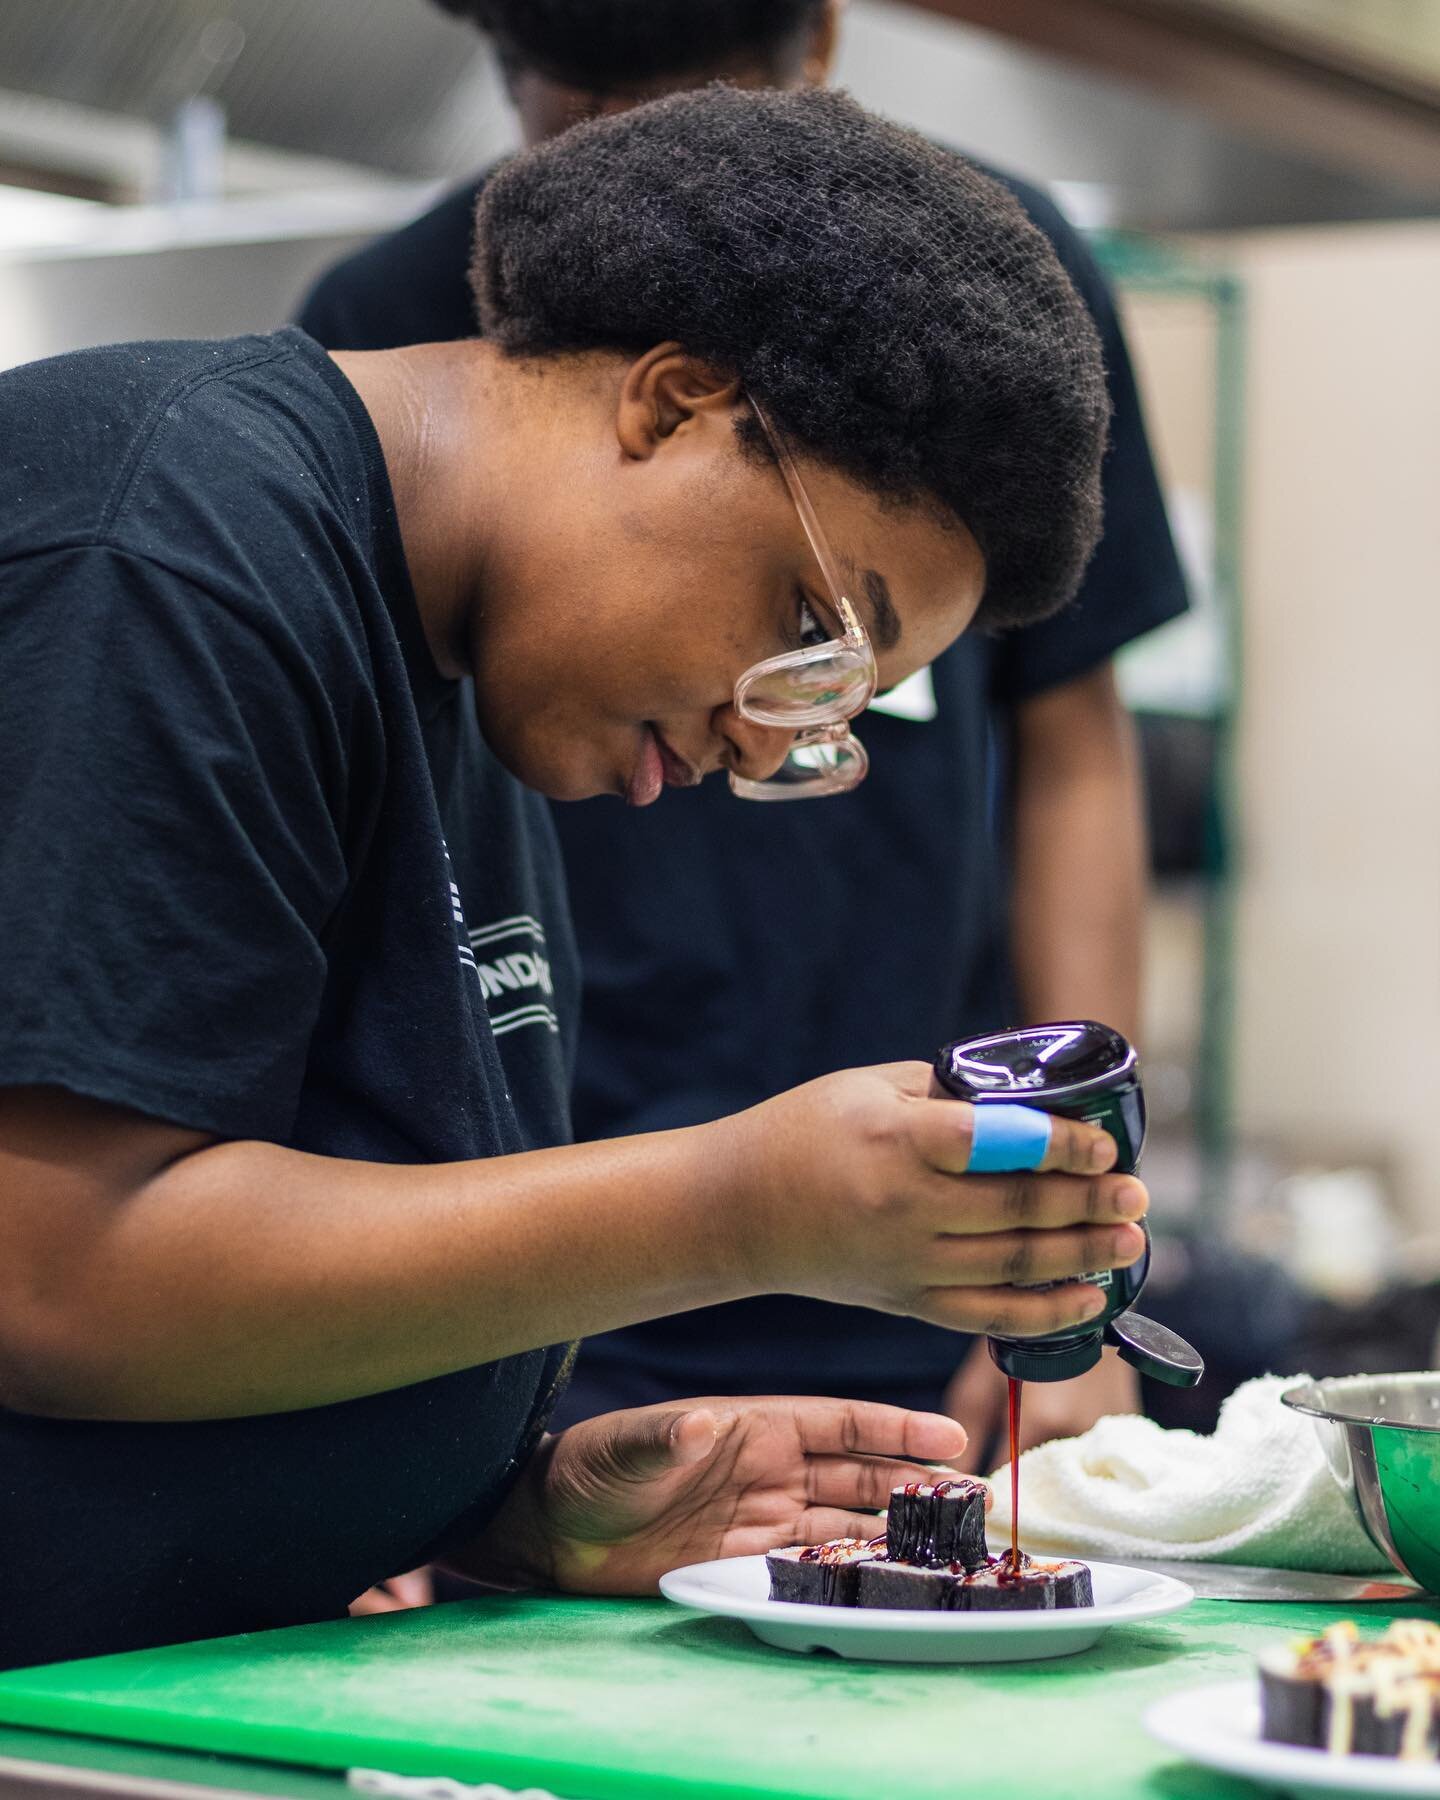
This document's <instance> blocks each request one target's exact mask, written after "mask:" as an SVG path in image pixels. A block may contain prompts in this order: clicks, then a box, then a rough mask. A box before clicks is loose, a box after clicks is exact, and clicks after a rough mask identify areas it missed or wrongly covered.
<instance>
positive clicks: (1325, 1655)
mask: <svg viewBox="0 0 1440 1800" xmlns="http://www.w3.org/2000/svg"><path fill="white" fill-rule="evenodd" d="M1260 1708H1261V1723H1260V1735H1261V1737H1262V1738H1263V1739H1265V1740H1266V1741H1267V1742H1268V1743H1274V1744H1296V1745H1300V1746H1301V1747H1303V1748H1305V1749H1311V1750H1324V1751H1328V1752H1330V1753H1331V1754H1333V1755H1336V1756H1350V1755H1355V1756H1388V1757H1399V1758H1401V1759H1402V1760H1404V1761H1407V1762H1409V1761H1414V1762H1434V1761H1436V1760H1437V1757H1440V1626H1436V1625H1434V1624H1432V1623H1431V1622H1430V1621H1429V1620H1424V1619H1397V1620H1396V1621H1395V1622H1394V1623H1393V1624H1392V1625H1391V1626H1390V1627H1389V1629H1388V1630H1387V1631H1386V1632H1385V1633H1384V1635H1383V1636H1382V1637H1379V1638H1371V1639H1361V1637H1360V1635H1359V1632H1358V1631H1357V1630H1356V1627H1355V1626H1354V1625H1353V1624H1352V1623H1351V1622H1350V1621H1348V1620H1347V1621H1345V1622H1343V1623H1341V1624H1338V1625H1333V1626H1331V1627H1330V1628H1329V1630H1328V1631H1326V1632H1325V1633H1324V1634H1323V1635H1322V1636H1321V1637H1318V1638H1310V1639H1304V1640H1301V1641H1299V1642H1297V1643H1295V1644H1291V1645H1289V1646H1287V1647H1284V1648H1280V1649H1275V1650H1270V1651H1267V1652H1265V1653H1264V1655H1262V1656H1261V1658H1260Z"/></svg>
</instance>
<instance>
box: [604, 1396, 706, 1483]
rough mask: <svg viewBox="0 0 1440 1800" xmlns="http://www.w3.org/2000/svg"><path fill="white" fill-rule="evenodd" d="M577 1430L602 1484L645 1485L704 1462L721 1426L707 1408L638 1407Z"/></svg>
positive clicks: (610, 1414) (607, 1414)
mask: <svg viewBox="0 0 1440 1800" xmlns="http://www.w3.org/2000/svg"><path fill="white" fill-rule="evenodd" d="M571 1429H572V1431H574V1432H575V1433H577V1434H581V1433H583V1434H584V1436H585V1438H586V1440H587V1441H586V1444H585V1450H586V1454H587V1456H588V1457H589V1458H590V1460H591V1462H592V1465H593V1467H594V1468H595V1470H596V1473H597V1475H598V1476H599V1477H600V1478H601V1479H602V1480H605V1479H609V1480H613V1481H616V1482H628V1483H640V1482H645V1481H653V1480H654V1479H655V1477H656V1476H658V1475H664V1474H666V1473H667V1472H668V1471H670V1470H672V1469H679V1468H685V1467H686V1466H688V1465H690V1464H693V1463H698V1462H703V1461H704V1460H705V1458H706V1457H707V1456H709V1455H710V1453H711V1452H712V1451H713V1450H714V1448H715V1442H716V1439H717V1437H718V1435H719V1430H720V1426H719V1421H718V1420H717V1419H716V1417H715V1415H714V1413H712V1412H710V1411H708V1410H707V1409H706V1408H704V1407H685V1406H637V1407H632V1408H629V1409H627V1410H626V1411H624V1412H614V1413H604V1414H602V1415H601V1416H600V1417H599V1418H597V1419H590V1420H586V1421H585V1422H584V1423H583V1424H582V1425H577V1426H572V1427H571ZM592 1439H593V1442H592V1441H590V1440H592Z"/></svg>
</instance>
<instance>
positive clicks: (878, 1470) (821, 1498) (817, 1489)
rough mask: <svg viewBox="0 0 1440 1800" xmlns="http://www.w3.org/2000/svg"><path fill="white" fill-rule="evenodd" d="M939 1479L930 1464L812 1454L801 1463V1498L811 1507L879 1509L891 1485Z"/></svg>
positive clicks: (893, 1486)
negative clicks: (803, 1471)
mask: <svg viewBox="0 0 1440 1800" xmlns="http://www.w3.org/2000/svg"><path fill="white" fill-rule="evenodd" d="M952 1466H953V1465H952V1464H950V1463H947V1464H946V1467H947V1468H950V1467H952ZM939 1479H940V1477H939V1476H938V1475H937V1474H936V1472H935V1468H934V1465H933V1464H931V1463H918V1462H902V1461H901V1460H899V1458H897V1457H890V1456H868V1457H867V1456H812V1457H809V1458H807V1460H806V1464H805V1498H806V1499H807V1500H808V1501H809V1502H810V1504H811V1505H812V1506H841V1507H848V1508H850V1509H852V1510H855V1511H866V1510H868V1511H871V1512H883V1511H884V1510H885V1508H886V1507H887V1506H888V1505H889V1504H890V1493H891V1490H892V1489H893V1488H897V1487H904V1485H905V1484H906V1483H907V1482H910V1481H938V1480H939ZM871 1535H872V1536H873V1535H874V1534H873V1533H872V1534H871Z"/></svg>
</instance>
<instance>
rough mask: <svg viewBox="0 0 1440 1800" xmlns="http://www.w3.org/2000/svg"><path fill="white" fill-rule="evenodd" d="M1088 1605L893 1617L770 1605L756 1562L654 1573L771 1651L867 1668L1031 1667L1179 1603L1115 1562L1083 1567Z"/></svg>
mask: <svg viewBox="0 0 1440 1800" xmlns="http://www.w3.org/2000/svg"><path fill="white" fill-rule="evenodd" d="M1088 1567H1089V1569H1090V1578H1091V1581H1092V1582H1093V1584H1094V1588H1095V1604H1094V1606H1077V1607H1066V1608H1064V1609H1062V1610H1060V1611H1057V1612H1008V1613H1007V1612H976V1613H937V1612H900V1611H892V1610H890V1609H888V1608H887V1609H881V1608H878V1607H877V1608H873V1609H872V1608H869V1607H858V1606H797V1605H794V1604H792V1603H791V1602H789V1601H783V1600H772V1599H771V1598H770V1577H769V1575H768V1573H767V1572H766V1568H765V1558H764V1557H763V1556H728V1557H724V1558H722V1559H721V1560H720V1561H719V1562H707V1563H692V1564H691V1565H690V1566H689V1567H688V1568H685V1569H672V1570H671V1571H670V1573H669V1574H668V1575H665V1576H662V1577H661V1581H660V1591H661V1593H662V1594H664V1596H665V1598H666V1599H667V1600H673V1601H675V1602H676V1604H677V1605H680V1606H693V1607H695V1608H697V1609H698V1610H699V1611H701V1612H708V1613H718V1614H719V1615H720V1616H721V1617H722V1618H726V1619H739V1620H741V1621H742V1622H743V1623H744V1624H746V1625H748V1626H749V1628H750V1629H751V1631H753V1632H754V1633H755V1635H756V1637H758V1638H759V1639H760V1640H761V1642H762V1643H766V1644H774V1645H776V1646H777V1648H779V1649H781V1650H833V1651H834V1652H835V1653H836V1655H838V1656H848V1657H857V1658H864V1659H865V1660H866V1661H869V1662H913V1663H992V1662H1038V1661H1040V1660H1041V1659H1042V1658H1049V1657H1055V1656H1073V1655H1075V1654H1076V1652H1077V1651H1080V1650H1088V1649H1089V1648H1090V1646H1091V1645H1092V1644H1094V1643H1096V1642H1097V1641H1098V1640H1099V1639H1100V1637H1101V1636H1103V1634H1104V1633H1105V1632H1107V1631H1108V1630H1110V1628H1111V1627H1112V1626H1115V1625H1133V1624H1137V1623H1139V1622H1140V1621H1142V1620H1145V1619H1158V1618H1161V1617H1162V1616H1163V1615H1164V1614H1166V1613H1172V1612H1178V1611H1179V1610H1180V1609H1181V1607H1184V1606H1188V1605H1189V1604H1190V1602H1191V1600H1192V1599H1193V1598H1194V1595H1193V1594H1192V1593H1191V1591H1190V1589H1189V1588H1188V1587H1187V1586H1186V1585H1185V1583H1184V1582H1183V1581H1175V1580H1173V1579H1172V1578H1171V1577H1170V1576H1168V1575H1151V1574H1147V1573H1146V1571H1145V1570H1143V1569H1127V1568H1124V1567H1123V1566H1122V1565H1120V1564H1119V1563H1103V1562H1092V1563H1089V1564H1088Z"/></svg>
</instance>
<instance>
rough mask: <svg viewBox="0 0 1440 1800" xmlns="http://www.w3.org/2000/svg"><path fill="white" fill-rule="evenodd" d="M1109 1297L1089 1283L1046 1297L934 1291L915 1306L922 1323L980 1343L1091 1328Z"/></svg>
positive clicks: (1011, 1291)
mask: <svg viewBox="0 0 1440 1800" xmlns="http://www.w3.org/2000/svg"><path fill="white" fill-rule="evenodd" d="M1105 1306H1106V1296H1105V1295H1104V1294H1102V1293H1101V1291H1100V1289H1099V1288H1097V1287H1091V1286H1089V1284H1088V1283H1085V1282H1078V1281H1067V1282H1065V1283H1064V1284H1063V1285H1061V1286H1058V1287H1053V1288H1050V1289H1048V1290H1045V1291H1037V1290H1035V1289H1033V1288H1031V1289H1026V1288H1013V1287H983V1288H971V1287H950V1288H947V1287H932V1288H927V1289H926V1290H925V1291H924V1293H922V1294H921V1295H920V1296H919V1297H918V1299H917V1301H916V1304H915V1306H914V1309H913V1310H914V1312H915V1315H916V1317H917V1318H921V1319H928V1320H929V1321H930V1322H931V1324H933V1325H944V1326H946V1327H948V1328H949V1329H950V1330H951V1331H973V1332H974V1333H975V1334H976V1335H977V1336H981V1337H1045V1336H1047V1335H1048V1334H1049V1333H1050V1332H1052V1331H1065V1330H1069V1329H1073V1328H1074V1327H1075V1326H1078V1325H1084V1324H1087V1323H1088V1322H1089V1321H1090V1320H1092V1319H1094V1318H1097V1317H1098V1316H1099V1314H1101V1313H1102V1312H1104V1310H1105Z"/></svg>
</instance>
